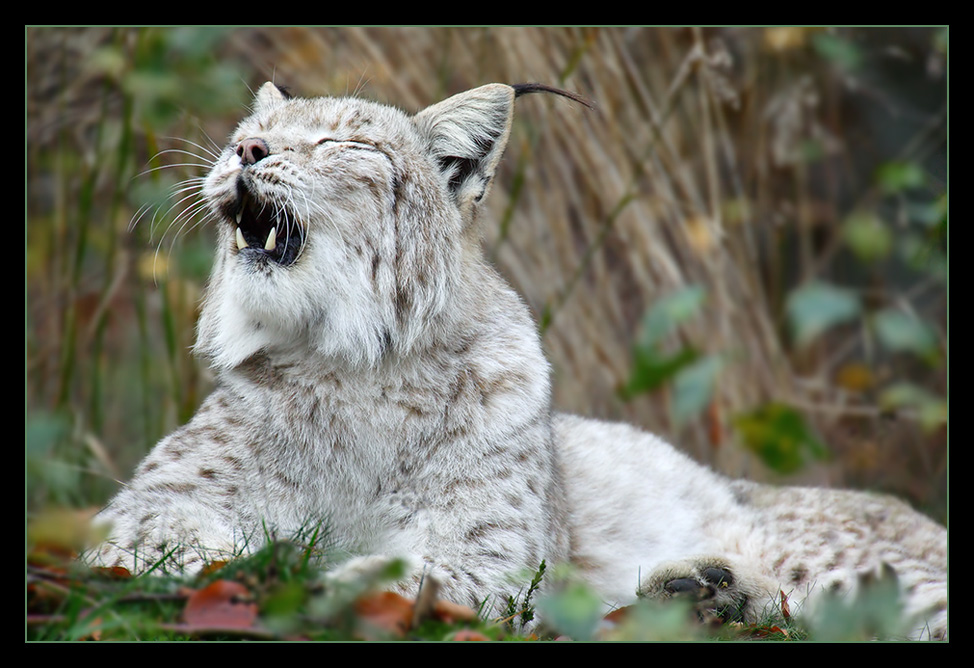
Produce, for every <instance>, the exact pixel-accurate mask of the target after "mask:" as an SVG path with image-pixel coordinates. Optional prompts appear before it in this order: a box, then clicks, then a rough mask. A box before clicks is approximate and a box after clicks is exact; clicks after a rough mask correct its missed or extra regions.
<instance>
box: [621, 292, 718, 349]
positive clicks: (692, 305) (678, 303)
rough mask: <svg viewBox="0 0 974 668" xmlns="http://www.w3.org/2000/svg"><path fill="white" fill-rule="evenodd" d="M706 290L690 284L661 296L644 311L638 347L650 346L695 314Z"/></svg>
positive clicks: (657, 343)
mask: <svg viewBox="0 0 974 668" xmlns="http://www.w3.org/2000/svg"><path fill="white" fill-rule="evenodd" d="M705 298H706V292H705V291H704V289H703V288H702V287H700V286H699V285H690V286H687V287H685V288H682V289H680V290H677V291H676V292H674V293H672V294H670V295H667V296H665V297H663V298H662V299H660V300H658V301H657V302H656V303H655V304H653V306H652V308H650V309H649V311H647V312H646V315H645V316H644V317H643V321H642V332H641V335H640V337H639V342H638V346H639V347H640V348H644V349H646V348H652V347H654V346H657V345H659V344H660V343H661V342H662V341H663V339H664V338H665V337H666V336H667V335H669V334H670V333H671V332H673V331H674V330H676V328H677V327H679V326H680V325H681V324H683V323H684V322H685V321H686V320H689V319H690V318H691V317H693V316H695V315H696V314H697V313H698V312H699V311H700V307H701V306H703V303H704V299H705Z"/></svg>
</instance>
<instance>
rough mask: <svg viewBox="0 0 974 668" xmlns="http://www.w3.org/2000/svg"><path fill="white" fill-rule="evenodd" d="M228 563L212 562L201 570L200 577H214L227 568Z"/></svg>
mask: <svg viewBox="0 0 974 668" xmlns="http://www.w3.org/2000/svg"><path fill="white" fill-rule="evenodd" d="M228 563H230V562H228V561H211V562H209V563H208V564H206V565H205V566H203V568H202V569H201V570H200V576H207V575H213V574H214V573H216V572H217V571H218V570H220V569H221V568H223V567H224V566H226V565H227V564H228Z"/></svg>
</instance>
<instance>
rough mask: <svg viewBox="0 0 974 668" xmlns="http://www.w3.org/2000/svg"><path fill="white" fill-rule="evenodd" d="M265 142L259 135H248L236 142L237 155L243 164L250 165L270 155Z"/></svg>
mask: <svg viewBox="0 0 974 668" xmlns="http://www.w3.org/2000/svg"><path fill="white" fill-rule="evenodd" d="M270 152H271V150H270V149H269V148H267V142H265V141H264V140H263V139H260V138H259V137H249V138H247V139H244V140H243V141H242V142H240V143H239V144H237V155H239V156H240V160H241V161H242V162H243V164H245V165H252V164H254V163H255V162H258V161H260V160H263V159H264V158H266V157H267V156H268V155H270Z"/></svg>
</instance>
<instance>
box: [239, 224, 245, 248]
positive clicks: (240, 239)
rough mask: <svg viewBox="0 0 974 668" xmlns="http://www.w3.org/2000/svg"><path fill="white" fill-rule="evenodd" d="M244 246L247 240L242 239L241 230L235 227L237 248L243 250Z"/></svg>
mask: <svg viewBox="0 0 974 668" xmlns="http://www.w3.org/2000/svg"><path fill="white" fill-rule="evenodd" d="M246 247H247V242H246V241H244V238H243V232H241V231H240V228H239V227H238V228H237V250H243V249H244V248H246Z"/></svg>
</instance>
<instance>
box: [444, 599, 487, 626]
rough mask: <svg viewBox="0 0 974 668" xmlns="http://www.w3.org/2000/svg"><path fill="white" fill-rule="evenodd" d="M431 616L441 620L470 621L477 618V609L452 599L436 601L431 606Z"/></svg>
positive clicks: (451, 621) (451, 622)
mask: <svg viewBox="0 0 974 668" xmlns="http://www.w3.org/2000/svg"><path fill="white" fill-rule="evenodd" d="M433 617H434V618H436V619H438V620H439V621H441V622H446V623H447V624H453V623H454V622H472V621H474V620H476V619H477V611H476V610H474V609H473V608H470V607H467V606H465V605H459V604H457V603H453V602H452V601H437V602H436V604H435V605H434V606H433Z"/></svg>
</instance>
